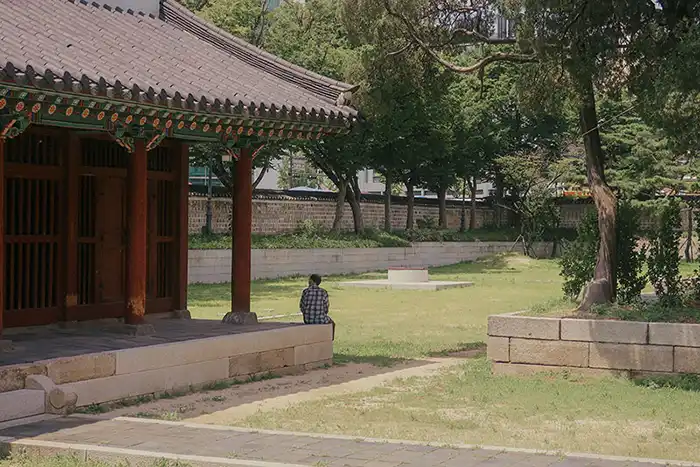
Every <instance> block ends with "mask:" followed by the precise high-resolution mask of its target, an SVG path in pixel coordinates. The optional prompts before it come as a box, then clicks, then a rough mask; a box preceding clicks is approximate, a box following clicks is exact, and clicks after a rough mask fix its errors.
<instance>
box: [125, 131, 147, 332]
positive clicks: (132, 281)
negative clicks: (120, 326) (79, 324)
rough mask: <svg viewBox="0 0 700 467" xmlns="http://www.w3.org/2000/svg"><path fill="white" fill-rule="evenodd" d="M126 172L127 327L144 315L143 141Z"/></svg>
mask: <svg viewBox="0 0 700 467" xmlns="http://www.w3.org/2000/svg"><path fill="white" fill-rule="evenodd" d="M127 170H128V172H127V187H128V188H127V189H128V193H127V198H128V203H129V204H128V206H127V223H128V231H129V235H128V245H127V262H126V266H127V282H126V316H125V320H126V322H127V324H141V323H143V321H144V315H145V314H146V277H147V270H146V245H147V244H146V222H147V213H148V206H147V205H148V198H147V194H148V169H147V153H146V141H144V140H143V139H137V140H136V141H135V143H134V152H133V153H131V154H130V155H129V167H128V169H127Z"/></svg>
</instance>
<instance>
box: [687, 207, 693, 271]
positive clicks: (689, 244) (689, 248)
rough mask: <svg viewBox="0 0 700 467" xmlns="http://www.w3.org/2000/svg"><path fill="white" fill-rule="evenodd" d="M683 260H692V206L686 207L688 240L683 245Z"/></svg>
mask: <svg viewBox="0 0 700 467" xmlns="http://www.w3.org/2000/svg"><path fill="white" fill-rule="evenodd" d="M685 260H686V261H687V262H689V263H690V262H691V261H692V260H693V206H688V239H687V240H686V243H685Z"/></svg>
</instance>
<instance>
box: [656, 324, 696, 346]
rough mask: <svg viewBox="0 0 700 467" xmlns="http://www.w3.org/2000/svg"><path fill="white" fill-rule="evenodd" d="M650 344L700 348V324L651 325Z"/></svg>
mask: <svg viewBox="0 0 700 467" xmlns="http://www.w3.org/2000/svg"><path fill="white" fill-rule="evenodd" d="M649 343H650V344H656V345H678V346H681V347H700V324H680V323H649Z"/></svg>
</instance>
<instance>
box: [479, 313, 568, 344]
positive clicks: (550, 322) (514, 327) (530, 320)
mask: <svg viewBox="0 0 700 467" xmlns="http://www.w3.org/2000/svg"><path fill="white" fill-rule="evenodd" d="M560 321H561V320H560V319H558V318H537V317H529V316H513V315H510V316H509V315H496V316H489V321H488V335H489V336H496V337H522V338H527V339H544V340H558V339H559V322H560Z"/></svg>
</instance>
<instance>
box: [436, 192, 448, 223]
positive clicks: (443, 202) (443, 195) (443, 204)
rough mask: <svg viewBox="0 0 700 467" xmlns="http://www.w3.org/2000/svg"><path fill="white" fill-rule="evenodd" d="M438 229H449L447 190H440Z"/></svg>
mask: <svg viewBox="0 0 700 467" xmlns="http://www.w3.org/2000/svg"><path fill="white" fill-rule="evenodd" d="M437 195H438V228H440V229H443V230H446V229H447V188H440V189H439V190H438V193H437Z"/></svg>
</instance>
